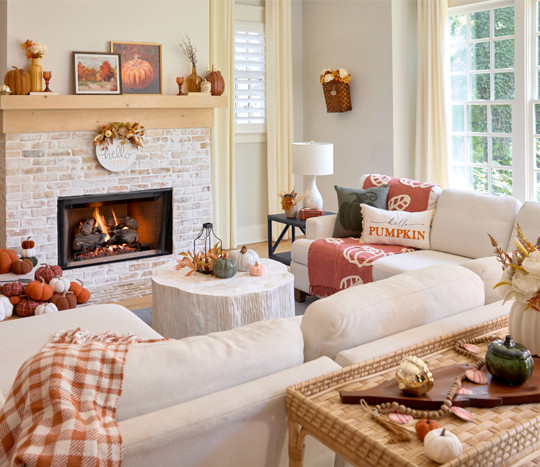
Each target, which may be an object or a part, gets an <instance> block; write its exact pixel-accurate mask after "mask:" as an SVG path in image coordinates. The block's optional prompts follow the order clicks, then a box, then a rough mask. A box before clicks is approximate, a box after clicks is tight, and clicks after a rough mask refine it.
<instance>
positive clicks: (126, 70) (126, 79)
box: [122, 55, 154, 89]
mask: <svg viewBox="0 0 540 467" xmlns="http://www.w3.org/2000/svg"><path fill="white" fill-rule="evenodd" d="M153 79H154V69H153V68H152V65H150V63H148V62H147V61H146V60H141V59H140V58H139V56H138V55H135V58H134V59H133V60H129V61H128V62H125V63H123V64H122V83H124V84H125V85H126V86H127V87H130V88H133V89H143V88H145V87H146V86H148V85H149V84H150V83H151V82H152V80H153Z"/></svg>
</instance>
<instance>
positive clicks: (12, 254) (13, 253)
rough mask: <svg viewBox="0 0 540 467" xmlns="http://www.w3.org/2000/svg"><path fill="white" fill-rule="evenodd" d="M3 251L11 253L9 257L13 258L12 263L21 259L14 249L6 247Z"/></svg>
mask: <svg viewBox="0 0 540 467" xmlns="http://www.w3.org/2000/svg"><path fill="white" fill-rule="evenodd" d="M1 251H4V252H5V253H7V254H8V255H9V257H10V258H11V264H13V263H15V262H16V261H19V257H18V256H17V253H15V252H14V251H13V250H8V249H4V250H1Z"/></svg>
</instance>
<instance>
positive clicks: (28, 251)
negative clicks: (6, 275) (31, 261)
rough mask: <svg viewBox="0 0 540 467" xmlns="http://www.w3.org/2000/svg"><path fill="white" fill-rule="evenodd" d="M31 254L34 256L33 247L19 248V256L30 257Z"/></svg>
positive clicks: (34, 250)
mask: <svg viewBox="0 0 540 467" xmlns="http://www.w3.org/2000/svg"><path fill="white" fill-rule="evenodd" d="M31 256H36V249H35V248H23V249H22V250H21V258H30V257H31Z"/></svg>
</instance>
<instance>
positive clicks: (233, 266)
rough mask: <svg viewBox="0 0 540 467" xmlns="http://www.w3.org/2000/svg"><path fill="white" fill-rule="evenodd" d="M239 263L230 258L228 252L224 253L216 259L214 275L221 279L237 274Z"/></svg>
mask: <svg viewBox="0 0 540 467" xmlns="http://www.w3.org/2000/svg"><path fill="white" fill-rule="evenodd" d="M237 270H238V263H237V262H236V261H235V260H234V259H232V258H229V257H228V255H227V253H223V256H222V257H221V258H218V259H216V260H215V261H214V275H215V276H216V277H219V278H221V279H228V278H229V277H232V276H234V275H235V274H236V271H237Z"/></svg>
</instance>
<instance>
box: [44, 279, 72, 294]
mask: <svg viewBox="0 0 540 467" xmlns="http://www.w3.org/2000/svg"><path fill="white" fill-rule="evenodd" d="M49 286H50V287H51V289H52V290H53V293H64V292H65V291H67V290H69V288H70V286H71V282H70V280H69V279H67V278H65V277H59V276H56V277H53V278H52V279H51V281H50V282H49Z"/></svg>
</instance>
